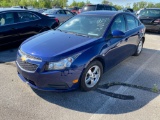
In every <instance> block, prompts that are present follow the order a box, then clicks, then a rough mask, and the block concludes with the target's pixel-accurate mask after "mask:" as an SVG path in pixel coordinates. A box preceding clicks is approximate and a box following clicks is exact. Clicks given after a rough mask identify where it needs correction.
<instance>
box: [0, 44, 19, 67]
mask: <svg viewBox="0 0 160 120" xmlns="http://www.w3.org/2000/svg"><path fill="white" fill-rule="evenodd" d="M17 51H18V45H17V46H10V47H9V46H8V47H3V48H0V64H1V63H7V62H13V61H15V60H16V57H17Z"/></svg>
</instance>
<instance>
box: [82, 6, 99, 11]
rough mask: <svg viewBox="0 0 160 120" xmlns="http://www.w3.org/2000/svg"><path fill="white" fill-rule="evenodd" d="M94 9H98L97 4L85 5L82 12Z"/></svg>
mask: <svg viewBox="0 0 160 120" xmlns="http://www.w3.org/2000/svg"><path fill="white" fill-rule="evenodd" d="M93 10H96V5H88V6H84V7H83V8H82V12H84V11H93Z"/></svg>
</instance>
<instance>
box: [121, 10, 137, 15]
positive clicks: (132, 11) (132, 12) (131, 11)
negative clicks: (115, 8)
mask: <svg viewBox="0 0 160 120" xmlns="http://www.w3.org/2000/svg"><path fill="white" fill-rule="evenodd" d="M121 11H123V12H129V13H131V14H133V15H136V13H135V12H134V10H133V9H131V8H124V9H122V10H121Z"/></svg>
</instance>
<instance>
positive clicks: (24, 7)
mask: <svg viewBox="0 0 160 120" xmlns="http://www.w3.org/2000/svg"><path fill="white" fill-rule="evenodd" d="M11 8H18V9H26V10H27V9H28V8H27V7H26V6H12V7H11Z"/></svg>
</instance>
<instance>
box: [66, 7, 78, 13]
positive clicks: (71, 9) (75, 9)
mask: <svg viewBox="0 0 160 120" xmlns="http://www.w3.org/2000/svg"><path fill="white" fill-rule="evenodd" d="M80 9H81V8H79V7H73V8H68V10H70V11H71V12H72V13H75V14H79V13H80V11H79V10H80Z"/></svg>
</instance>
